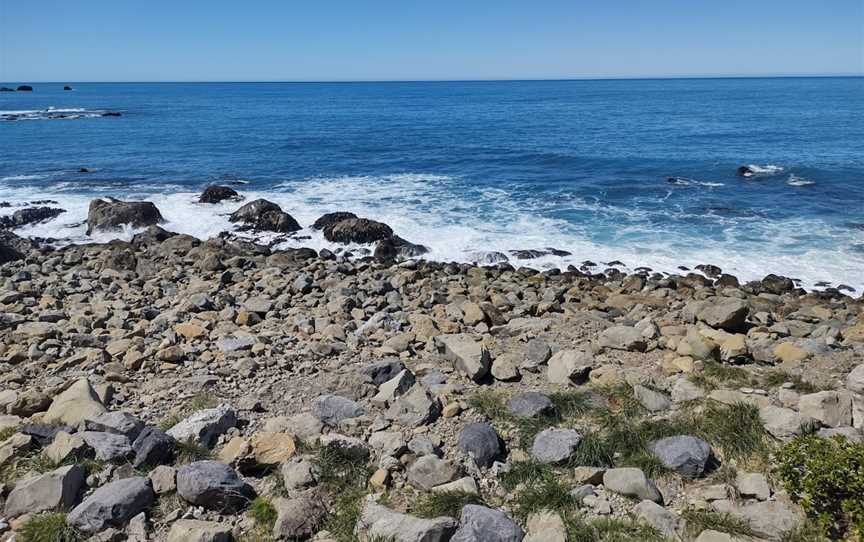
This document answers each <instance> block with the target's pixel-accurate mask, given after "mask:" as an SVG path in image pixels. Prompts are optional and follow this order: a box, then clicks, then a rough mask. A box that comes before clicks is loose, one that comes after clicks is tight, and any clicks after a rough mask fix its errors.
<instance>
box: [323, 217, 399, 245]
mask: <svg viewBox="0 0 864 542" xmlns="http://www.w3.org/2000/svg"><path fill="white" fill-rule="evenodd" d="M323 229H324V238H325V239H327V240H328V241H330V242H331V243H342V244H349V243H358V244H367V243H374V242H375V241H382V240H384V239H389V238H391V237H393V230H392V229H391V228H390V226H388V225H387V224H384V223H382V222H376V221H374V220H369V219H368V218H346V219H344V220H340V221H338V222H334V223H331V224H329V225H327V226H325V227H324V228H323Z"/></svg>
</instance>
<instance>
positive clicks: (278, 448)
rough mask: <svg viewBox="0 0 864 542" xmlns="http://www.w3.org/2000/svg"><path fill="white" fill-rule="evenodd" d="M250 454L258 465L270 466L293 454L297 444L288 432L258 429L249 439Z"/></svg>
mask: <svg viewBox="0 0 864 542" xmlns="http://www.w3.org/2000/svg"><path fill="white" fill-rule="evenodd" d="M250 445H251V448H252V456H253V458H254V459H255V463H256V464H258V465H262V466H266V467H272V466H276V465H278V464H280V463H282V462H284V461H287V460H289V459H291V458H292V457H293V456H294V453H295V451H296V450H297V446H296V444H295V443H294V438H293V437H292V436H291V435H289V434H288V433H272V432H267V431H259V432H258V433H255V434H254V435H252V440H251V441H250Z"/></svg>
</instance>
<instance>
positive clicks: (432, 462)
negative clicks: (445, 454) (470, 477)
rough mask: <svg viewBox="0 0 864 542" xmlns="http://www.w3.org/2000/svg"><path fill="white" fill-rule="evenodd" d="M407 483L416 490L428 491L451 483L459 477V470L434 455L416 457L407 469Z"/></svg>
mask: <svg viewBox="0 0 864 542" xmlns="http://www.w3.org/2000/svg"><path fill="white" fill-rule="evenodd" d="M407 474H408V483H410V484H411V485H412V486H414V487H416V488H418V489H425V490H427V491H428V490H430V489H432V488H433V487H435V486H440V485H441V484H446V483H447V482H452V481H453V480H455V479H456V478H457V477H458V476H459V469H458V468H457V467H455V466H454V465H453V464H452V463H450V462H449V461H446V460H444V459H439V458H438V457H437V456H434V455H424V456H421V457H418V458H417V459H416V460H415V461H414V462H413V463H412V464H411V466H410V467H408V473H407Z"/></svg>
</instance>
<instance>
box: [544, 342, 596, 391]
mask: <svg viewBox="0 0 864 542" xmlns="http://www.w3.org/2000/svg"><path fill="white" fill-rule="evenodd" d="M593 366H594V356H593V355H592V354H591V353H590V352H584V351H582V350H561V351H560V352H556V353H555V355H553V356H552V357H551V358H549V362H548V367H547V369H546V378H547V379H548V380H549V382H551V383H553V384H561V385H570V384H583V383H584V382H585V381H586V380H588V374H589V373H590V372H591V368H592V367H593Z"/></svg>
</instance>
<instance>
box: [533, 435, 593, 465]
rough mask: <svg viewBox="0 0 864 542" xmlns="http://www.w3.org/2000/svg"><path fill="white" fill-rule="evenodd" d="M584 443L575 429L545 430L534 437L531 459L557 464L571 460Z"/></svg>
mask: <svg viewBox="0 0 864 542" xmlns="http://www.w3.org/2000/svg"><path fill="white" fill-rule="evenodd" d="M581 442H582V435H581V434H579V432H578V431H576V430H574V429H555V428H550V429H544V430H543V431H541V432H540V433H538V434H537V436H536V437H534V444H533V445H532V446H531V457H532V459H534V460H535V461H537V462H538V463H544V464H556V463H563V462H564V461H567V460H568V459H570V457H571V456H572V455H573V454H574V453H575V452H576V449H577V448H578V447H579V444H580V443H581Z"/></svg>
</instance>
